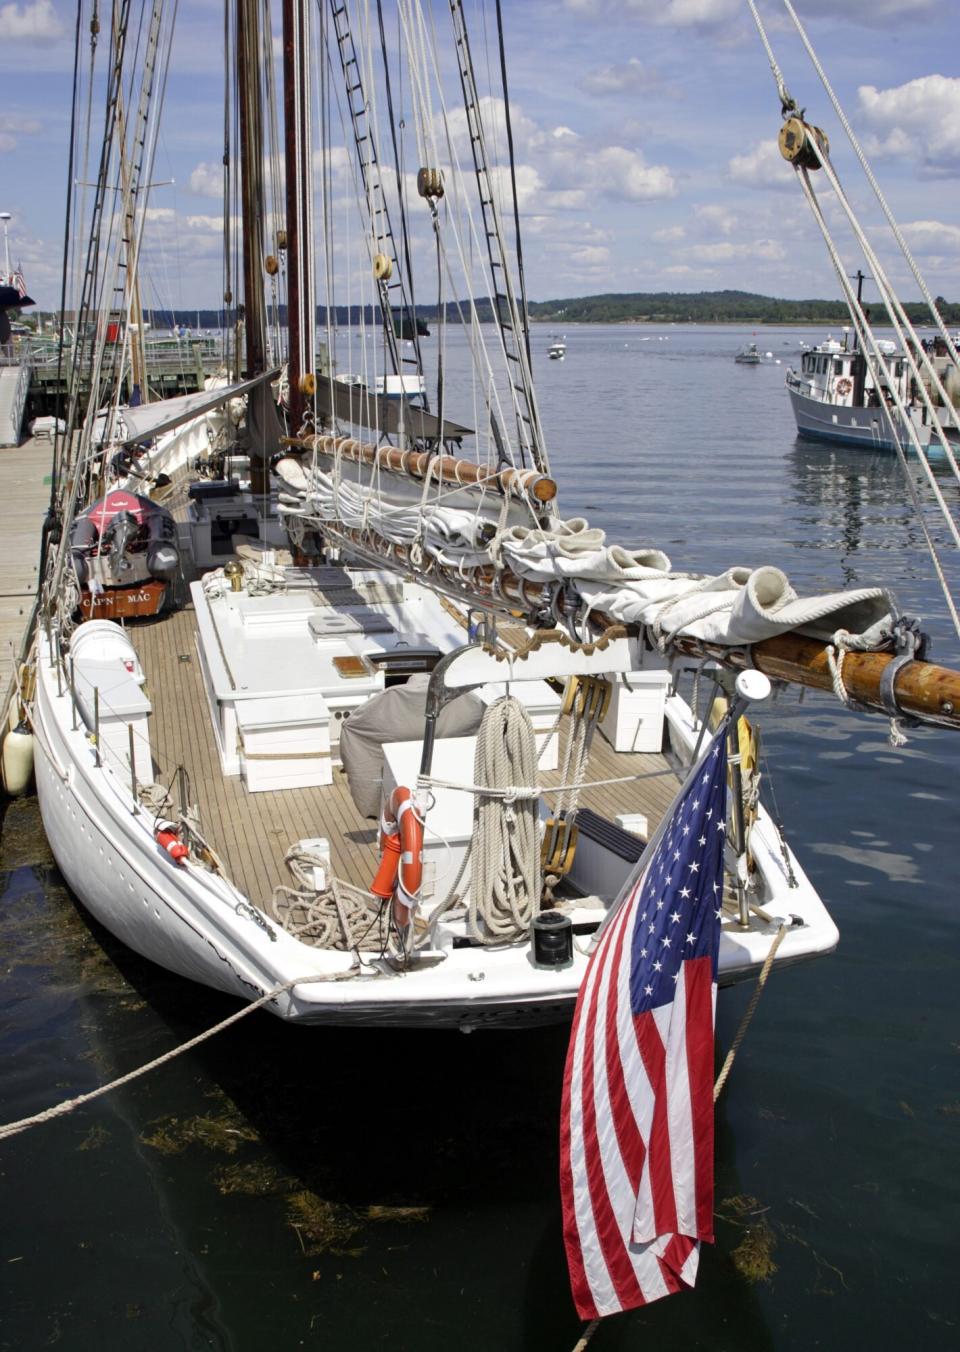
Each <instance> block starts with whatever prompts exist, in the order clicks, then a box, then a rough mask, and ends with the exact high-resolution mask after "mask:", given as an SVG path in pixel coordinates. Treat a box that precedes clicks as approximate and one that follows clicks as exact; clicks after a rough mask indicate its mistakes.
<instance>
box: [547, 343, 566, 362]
mask: <svg viewBox="0 0 960 1352" xmlns="http://www.w3.org/2000/svg"><path fill="white" fill-rule="evenodd" d="M566 355H567V345H566V343H564V342H563V341H561V340H560V339H557V340H556V341H555V342H552V343H551V344H550V346H549V347H548V348H547V356H548V357H549V358H550V360H551V361H562V360H563V358H564V357H565V356H566Z"/></svg>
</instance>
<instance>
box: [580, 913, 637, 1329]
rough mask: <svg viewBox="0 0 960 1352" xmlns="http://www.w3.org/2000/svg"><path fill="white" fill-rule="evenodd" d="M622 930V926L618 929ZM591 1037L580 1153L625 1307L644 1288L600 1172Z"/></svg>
mask: <svg viewBox="0 0 960 1352" xmlns="http://www.w3.org/2000/svg"><path fill="white" fill-rule="evenodd" d="M622 932H623V926H621V929H620V933H621V934H622ZM611 948H612V943H607V944H606V945H605V946H604V947H603V948H602V949H600V950H598V951H597V953H596V954H595V956H594V961H595V962H599V963H600V964H601V965H600V966H599V968H598V970H597V976H596V980H595V982H594V985H593V990H592V991H591V993H590V1008H589V1012H588V1014H587V1018H588V1021H589V1025H590V1028H591V1029H592V1028H593V1027H594V1025H595V1024H596V1021H597V1017H598V1016H597V1005H598V1002H599V994H600V988H601V986H602V978H603V973H604V971H605V969H606V967H607V965H608V963H609V960H610V951H611ZM594 1047H595V1042H594V1037H593V1036H592V1034H591V1035H590V1036H588V1037H587V1039H586V1043H585V1046H584V1055H583V1153H584V1158H585V1159H586V1160H587V1185H588V1187H589V1189H590V1203H591V1206H592V1207H593V1214H594V1219H595V1222H596V1231H597V1239H598V1241H599V1244H600V1250H601V1252H602V1254H603V1259H604V1262H605V1263H606V1265H607V1272H608V1273H609V1274H610V1281H611V1282H612V1284H613V1286H614V1289H615V1290H616V1293H617V1299H618V1300H619V1301H620V1303H621V1305H622V1306H624V1308H625V1309H628V1310H629V1309H633V1308H634V1307H635V1306H637V1305H643V1304H645V1300H644V1295H643V1291H642V1290H641V1288H640V1283H639V1282H638V1281H637V1275H636V1273H635V1272H634V1268H633V1263H632V1261H631V1258H630V1254H629V1253H628V1252H627V1247H626V1245H625V1243H624V1241H623V1235H622V1233H621V1231H620V1226H619V1224H618V1223H617V1217H616V1214H615V1212H614V1210H613V1207H612V1206H611V1204H610V1196H609V1194H608V1192H607V1182H606V1178H605V1176H604V1172H603V1160H602V1156H601V1152H600V1142H599V1140H598V1138H597V1111H596V1100H595V1099H594V1096H593V1076H594Z"/></svg>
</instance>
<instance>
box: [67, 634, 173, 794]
mask: <svg viewBox="0 0 960 1352" xmlns="http://www.w3.org/2000/svg"><path fill="white" fill-rule="evenodd" d="M73 687H74V691H75V692H76V696H77V708H78V709H79V711H80V714H81V716H82V718H83V721H84V723H85V724H86V725H87V727H88V728H89V729H90V730H91V731H93V727H94V722H95V720H96V705H97V698H96V696H95V695H94V691H95V690H96V691H99V705H100V753H101V755H102V757H103V759H104V761H105V762H106V764H108V765H110V766H112V768H113V769H114V770H115V771H116V773H117V774H118V775H119V776H120V777H121V779H122V780H123V781H124V782H125V783H127V784H129V783H130V728H131V727H132V728H133V766H134V770H135V771H136V775H137V783H138V784H152V783H153V778H154V776H153V757H152V755H151V753H150V729H149V727H148V726H147V720H148V718H149V717H150V712H151V706H150V701H149V699H148V698H147V696H146V695H145V694H144V693H143V686H142V684H141V683H140V681H138V680H137V677H136V675H135V674H134V672H132V671H130V670H129V668H128V667H127V666H126V665H125V664H124V662H123V661H122V660H121V658H119V657H113V658H107V659H106V660H105V661H102V662H95V661H91V660H89V659H88V658H85V657H77V658H76V659H75V660H74V663H73Z"/></svg>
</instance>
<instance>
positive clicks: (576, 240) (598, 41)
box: [0, 0, 960, 307]
mask: <svg viewBox="0 0 960 1352" xmlns="http://www.w3.org/2000/svg"><path fill="white" fill-rule="evenodd" d="M434 2H435V8H436V23H437V26H438V28H439V27H440V26H441V25H446V24H447V23H448V19H447V5H446V2H445V0H444V2H443V3H442V4H441V3H437V0H434ZM424 3H426V0H424ZM502 4H503V10H504V15H505V23H506V29H507V43H508V48H507V50H508V63H509V64H508V72H509V80H510V93H511V101H512V105H513V114H514V134H515V138H516V143H517V162H518V179H519V183H520V189H521V200H522V221H523V229H524V247H525V261H526V266H527V279H528V290H529V293H530V295H531V296H532V297H533V298H534V299H548V298H551V297H558V296H570V295H584V294H591V293H595V292H607V291H640V290H644V291H645V290H673V291H696V290H700V289H706V290H715V289H721V288H727V287H732V288H742V289H747V290H756V291H761V292H764V293H767V294H773V295H781V296H794V297H797V296H811V295H812V296H833V295H836V294H837V282H836V279H835V277H834V275H833V271H832V268H831V266H830V264H829V261H828V259H827V256H826V253H825V251H824V248H823V245H822V243H821V241H820V239H819V235H818V234H816V233H815V227H814V224H813V221H812V219H811V217H810V214H809V211H808V209H807V207H806V205H805V203H804V201H803V199H802V197H801V195H800V192H799V189H798V186H797V184H796V183H795V182H793V175H792V172H791V171H790V170H789V169H787V168H786V167H785V166H784V165H783V162H782V161H781V160H780V159H779V157H778V155H777V152H776V146H775V139H776V134H777V131H778V129H779V125H780V117H779V106H778V102H777V99H776V94H775V90H774V86H773V81H772V79H771V76H770V72H769V68H768V66H767V63H766V59H765V56H764V53H763V50H762V48H761V45H760V42H759V39H758V37H757V35H756V31H755V29H754V28H753V25H752V22H751V20H750V16H749V12H748V8H747V5H746V3H745V0H550V3H547V2H546V0H502ZM795 7H796V9H797V11H798V12H799V14H800V17H801V18H802V19H803V21H804V22H805V23H806V25H807V27H808V31H809V33H810V36H811V38H812V40H813V42H814V45H815V46H816V48H817V50H818V52H819V54H820V56H821V58H822V60H823V62H824V65H825V67H826V69H827V72H828V74H829V76H830V79H831V81H832V82H833V84H834V87H835V88H836V90H837V92H838V94H839V96H840V99H841V101H842V103H843V105H844V107H845V109H846V110H847V113H848V115H849V116H850V119H851V121H852V123H853V125H854V127H855V129H856V131H857V134H858V135H859V136H860V137H861V139H862V140H863V142H864V144H865V145H866V146H867V147H868V149H869V152H870V154H871V158H872V163H873V166H874V169H875V171H876V173H877V175H878V177H879V179H880V182H881V184H882V186H883V189H884V192H885V194H886V196H887V198H888V200H889V202H890V205H891V207H892V208H893V211H894V213H895V215H896V216H897V219H898V220H899V221H900V223H901V225H902V226H903V227H904V230H905V233H906V234H907V237H908V239H909V242H910V244H911V247H912V249H913V250H914V253H915V256H916V258H917V260H918V262H919V263H920V266H921V268H922V269H923V271H924V273H925V275H926V277H927V281H928V283H929V285H930V287H931V289H932V290H933V291H934V293H939V294H942V295H945V296H947V297H948V298H950V299H958V298H960V210H958V208H960V192H958V178H960V55H958V52H960V43H958V36H960V3H958V0H795ZM101 8H103V9H104V10H107V9H108V6H106V5H102V6H101ZM490 8H491V9H492V6H490ZM475 9H476V0H470V3H469V4H468V20H469V21H470V22H471V36H472V39H473V41H474V45H475V48H476V47H477V45H478V43H479V37H480V23H479V20H478V19H477V17H476V14H475ZM761 9H762V12H763V13H764V15H765V17H768V18H769V19H770V33H771V37H772V40H773V42H774V45H775V49H776V52H777V55H778V58H779V60H780V63H781V65H782V66H783V69H784V73H785V75H786V79H787V83H788V85H789V87H790V89H791V92H792V93H793V94H794V96H795V97H796V99H797V100H798V102H799V103H801V104H802V105H804V106H805V107H806V108H807V109H808V115H809V116H810V118H811V120H813V121H816V122H818V123H819V124H820V125H822V126H824V127H825V128H826V129H827V131H828V133H829V135H830V138H831V142H832V144H833V147H834V153H835V162H836V164H837V167H838V170H839V172H840V174H841V177H842V178H843V181H844V182H845V183H846V185H847V189H848V192H849V193H850V194H851V196H852V197H853V199H854V201H855V203H856V204H857V207H858V210H859V211H860V212H861V214H862V218H863V220H864V221H865V222H866V223H868V224H875V223H876V222H877V221H878V219H879V212H878V210H877V208H876V206H875V204H874V203H873V201H872V198H871V195H870V194H869V191H868V190H867V188H866V185H865V183H864V182H863V180H862V178H860V177H859V176H858V175H857V174H856V173H855V172H854V166H853V161H852V157H851V155H850V153H849V150H848V148H847V146H846V143H845V141H844V139H843V135H842V132H841V130H840V128H839V127H838V126H836V124H835V121H834V118H833V113H832V111H831V110H830V109H829V105H828V102H827V98H826V94H825V93H824V92H823V90H822V88H821V86H820V84H819V81H818V80H817V78H816V75H815V73H814V71H813V69H812V67H811V65H810V63H809V61H808V59H807V57H806V55H805V54H804V53H803V51H802V49H801V48H800V46H799V44H798V42H797V40H796V37H795V35H794V34H793V32H792V28H791V27H790V25H789V21H788V19H787V16H786V14H785V11H784V10H783V7H782V5H781V4H779V3H777V0H763V3H762V4H761ZM221 14H222V10H221V4H220V0H181V3H180V13H179V17H178V20H177V25H178V27H177V36H176V40H175V50H174V58H173V74H172V76H171V81H170V87H169V92H168V96H167V105H166V116H165V124H164V133H163V136H162V139H161V143H160V151H159V155H158V163H157V166H156V170H155V178H156V179H158V180H166V179H173V180H174V183H173V184H172V185H170V186H167V187H161V188H158V189H156V190H155V192H154V194H153V197H152V201H151V206H152V209H153V214H154V219H153V220H151V222H150V225H149V227H148V231H152V232H153V235H152V253H151V258H152V264H153V266H152V273H153V275H152V279H151V292H150V294H148V296H147V297H146V300H147V303H148V304H154V303H157V302H158V301H162V302H163V303H168V304H176V305H182V306H195V305H197V306H199V305H209V306H215V305H217V304H218V300H219V293H220V269H219V264H218V262H217V249H218V247H219V240H220V215H221V210H222V207H221V202H220V199H219V196H218V193H219V176H220V170H219V161H220V154H221V142H222V101H221V100H222V93H221V89H222V85H221V80H222V76H221V43H222V36H221V35H222V18H221ZM75 15H76V9H75V7H74V6H73V5H72V4H70V3H67V0H14V2H13V3H8V2H7V0H0V210H6V211H10V212H11V213H12V214H13V220H12V222H11V242H12V251H13V254H14V256H15V258H16V257H18V256H19V257H20V258H22V261H23V265H24V271H25V274H26V277H27V281H28V283H29V286H30V289H31V292H32V294H33V295H34V296H35V298H36V299H37V301H38V302H39V303H40V304H41V305H44V306H47V307H52V306H54V305H55V304H56V302H57V297H58V295H59V259H60V255H61V252H62V237H63V212H64V193H65V178H66V147H67V140H68V130H69V112H70V110H69V100H70V72H71V65H72V42H73V25H74V22H75ZM277 22H279V17H278V19H277ZM475 55H476V51H475ZM478 64H479V63H478ZM826 205H827V208H828V212H829V213H830V218H831V220H835V219H836V206H835V204H833V203H831V202H830V201H829V200H828V201H827V203H826ZM148 237H149V236H148ZM844 238H845V237H843V236H841V240H843V239H844ZM845 259H846V261H847V262H848V264H849V265H850V266H851V267H853V266H855V265H856V256H855V254H854V253H853V252H850V251H847V250H845ZM891 273H892V275H893V276H894V277H895V278H896V279H897V280H898V281H899V282H900V283H901V284H902V291H903V294H904V295H905V296H907V297H910V298H912V297H913V296H914V295H916V287H915V286H914V285H913V283H912V282H909V281H908V280H907V278H906V273H905V270H904V268H902V267H898V266H896V265H895V263H892V264H891Z"/></svg>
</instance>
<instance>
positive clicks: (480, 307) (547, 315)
mask: <svg viewBox="0 0 960 1352" xmlns="http://www.w3.org/2000/svg"><path fill="white" fill-rule="evenodd" d="M937 307H938V309H939V310H940V313H941V314H942V315H943V318H944V320H945V322H946V323H948V324H950V325H958V324H960V302H956V301H947V300H945V299H944V298H943V297H942V296H938V297H937ZM872 309H873V311H874V313H875V315H876V317H877V319H878V321H881V322H882V319H883V318H885V316H884V315H883V313H882V307H881V306H880V304H879V302H877V303H875V304H874V305H873V306H872ZM906 310H907V314H908V315H909V316H910V318H911V320H914V321H916V322H919V323H925V322H927V320H928V312H927V309H926V306H925V305H924V304H923V303H922V302H919V301H912V302H908V303H907V305H906ZM477 311H478V313H479V315H480V318H481V320H485V321H486V320H490V319H492V317H493V310H492V307H491V304H490V302H489V300H482V301H478V302H477ZM468 313H469V310H468V307H467V306H465V305H460V304H458V303H456V302H451V303H450V304H449V305H447V307H446V318H447V321H448V323H450V324H459V323H460V317H461V314H463V315H466V314H468ZM147 317H148V319H149V321H150V323H151V324H152V325H153V327H154V328H155V329H166V328H173V327H175V326H177V325H186V326H187V327H189V328H191V329H196V328H197V327H199V328H201V329H216V328H219V327H220V325H221V324H222V323H223V320H224V313H223V311H222V310H209V309H208V310H153V311H151V312H149V314H148V316H147ZM231 318H232V316H231ZM417 318H418V320H421V321H423V323H425V324H427V325H430V326H432V325H435V324H436V323H437V307H436V306H435V305H418V306H417ZM530 318H531V320H532V321H533V322H534V323H543V324H636V323H650V324H818V325H820V324H842V323H846V322H847V320H848V315H847V307H846V305H845V304H844V303H843V301H841V300H781V299H779V298H777V297H776V296H760V295H756V294H754V293H753V292H750V291H636V292H624V293H621V292H610V293H607V294H605V295H600V296H571V297H569V298H567V299H566V300H538V301H532V302H531V303H530ZM331 320H332V322H333V323H334V324H335V325H337V326H349V325H354V324H359V323H360V322H361V321H362V322H363V323H365V324H374V325H378V324H379V323H380V311H379V309H376V310H374V308H373V307H371V306H365V307H360V306H356V305H355V306H351V307H349V308H348V307H347V306H338V307H336V309H335V311H334V312H333V314H332V315H331ZM280 322H281V324H285V323H286V306H283V305H281V306H280ZM317 322H318V324H321V325H324V324H326V311H325V309H324V307H323V306H318V307H317ZM424 341H427V342H429V339H425V340H424Z"/></svg>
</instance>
